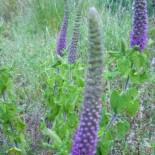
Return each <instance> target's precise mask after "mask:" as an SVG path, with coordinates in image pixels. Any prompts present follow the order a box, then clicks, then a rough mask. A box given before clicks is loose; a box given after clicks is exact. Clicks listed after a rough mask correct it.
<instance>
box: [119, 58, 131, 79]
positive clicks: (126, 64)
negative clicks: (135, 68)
mask: <svg viewBox="0 0 155 155" xmlns="http://www.w3.org/2000/svg"><path fill="white" fill-rule="evenodd" d="M117 66H118V70H119V72H120V73H121V74H122V75H124V77H127V76H128V74H129V72H130V70H131V62H130V61H128V60H126V59H120V60H118V62H117Z"/></svg>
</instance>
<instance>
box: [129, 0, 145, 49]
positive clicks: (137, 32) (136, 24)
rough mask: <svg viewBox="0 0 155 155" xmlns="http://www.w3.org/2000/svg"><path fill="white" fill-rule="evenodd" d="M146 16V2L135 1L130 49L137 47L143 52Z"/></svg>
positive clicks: (142, 0)
mask: <svg viewBox="0 0 155 155" xmlns="http://www.w3.org/2000/svg"><path fill="white" fill-rule="evenodd" d="M147 34H148V16H147V2H146V0H135V3H134V20H133V29H132V33H131V34H130V47H131V48H133V47H134V46H139V48H140V49H139V50H140V51H144V49H145V46H146V43H147Z"/></svg>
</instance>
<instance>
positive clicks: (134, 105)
mask: <svg viewBox="0 0 155 155" xmlns="http://www.w3.org/2000/svg"><path fill="white" fill-rule="evenodd" d="M138 110H139V100H136V101H134V102H131V104H129V105H128V108H127V112H128V113H129V114H130V115H131V116H134V115H135V114H136V113H137V112H138Z"/></svg>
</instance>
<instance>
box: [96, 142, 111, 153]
mask: <svg viewBox="0 0 155 155" xmlns="http://www.w3.org/2000/svg"><path fill="white" fill-rule="evenodd" d="M110 147H111V141H110V140H104V141H102V142H99V144H98V147H97V155H106V154H108V152H109V150H110Z"/></svg>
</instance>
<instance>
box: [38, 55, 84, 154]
mask: <svg viewBox="0 0 155 155" xmlns="http://www.w3.org/2000/svg"><path fill="white" fill-rule="evenodd" d="M48 70H49V72H47V88H46V91H45V98H46V101H47V102H46V115H45V118H46V119H48V121H51V123H52V128H51V129H48V128H47V127H46V125H45V123H43V124H44V125H42V127H41V130H42V132H43V134H44V135H46V136H47V137H49V138H50V142H51V144H52V145H49V144H47V142H45V143H44V144H45V146H47V147H49V148H51V146H52V148H53V149H55V150H57V152H58V154H59V153H61V148H63V147H64V146H67V148H66V151H67V152H68V151H69V150H70V147H71V140H70V136H71V135H70V133H72V132H73V130H74V129H75V127H76V126H77V124H78V118H79V116H78V114H77V112H76V110H77V111H79V109H80V107H81V102H82V92H83V87H84V80H83V78H82V75H83V67H82V66H81V65H80V63H75V64H74V65H70V64H68V62H67V60H66V57H64V59H62V58H60V57H59V59H58V60H56V61H54V62H53V64H51V65H50V67H49V69H48ZM53 138H54V139H53ZM56 139H57V140H58V139H59V140H58V141H59V144H57V145H56V144H55V142H57V140H56ZM60 141H61V142H60ZM63 149H64V148H63Z"/></svg>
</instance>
